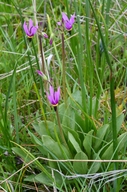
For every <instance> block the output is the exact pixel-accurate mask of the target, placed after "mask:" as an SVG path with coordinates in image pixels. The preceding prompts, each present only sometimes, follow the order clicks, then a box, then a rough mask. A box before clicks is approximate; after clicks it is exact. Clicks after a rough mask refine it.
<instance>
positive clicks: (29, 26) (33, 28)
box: [23, 19, 38, 38]
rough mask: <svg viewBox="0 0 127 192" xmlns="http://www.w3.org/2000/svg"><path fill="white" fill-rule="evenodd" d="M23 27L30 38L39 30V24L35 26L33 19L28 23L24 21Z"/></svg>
mask: <svg viewBox="0 0 127 192" xmlns="http://www.w3.org/2000/svg"><path fill="white" fill-rule="evenodd" d="M23 29H24V31H25V33H26V35H27V36H28V37H29V38H32V37H33V36H34V35H35V33H36V32H37V30H38V25H36V26H34V25H33V21H32V19H30V20H29V23H28V24H27V23H26V22H24V24H23Z"/></svg>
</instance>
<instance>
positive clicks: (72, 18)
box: [70, 13, 75, 25]
mask: <svg viewBox="0 0 127 192" xmlns="http://www.w3.org/2000/svg"><path fill="white" fill-rule="evenodd" d="M74 22H75V13H74V14H73V15H72V16H71V18H70V23H71V24H72V25H73V24H74Z"/></svg>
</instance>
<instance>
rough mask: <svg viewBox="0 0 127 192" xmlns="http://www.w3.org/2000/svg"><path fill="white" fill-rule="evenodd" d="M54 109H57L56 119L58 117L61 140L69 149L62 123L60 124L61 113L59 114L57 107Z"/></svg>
mask: <svg viewBox="0 0 127 192" xmlns="http://www.w3.org/2000/svg"><path fill="white" fill-rule="evenodd" d="M54 109H55V112H56V117H57V122H58V126H59V130H60V136H61V139H62V141H63V143H64V145H65V146H66V147H67V148H68V145H67V143H66V140H65V137H64V133H63V129H62V127H61V123H60V117H59V113H58V107H57V106H55V107H54Z"/></svg>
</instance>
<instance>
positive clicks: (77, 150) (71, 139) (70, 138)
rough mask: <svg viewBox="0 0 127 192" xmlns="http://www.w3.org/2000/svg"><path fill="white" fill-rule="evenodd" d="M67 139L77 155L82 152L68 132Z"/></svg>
mask: <svg viewBox="0 0 127 192" xmlns="http://www.w3.org/2000/svg"><path fill="white" fill-rule="evenodd" d="M68 139H69V141H70V142H71V144H72V145H73V147H74V149H75V150H76V152H77V153H78V152H80V151H82V150H81V148H80V146H79V144H78V142H77V141H76V140H75V138H74V136H73V135H72V134H71V133H70V132H68Z"/></svg>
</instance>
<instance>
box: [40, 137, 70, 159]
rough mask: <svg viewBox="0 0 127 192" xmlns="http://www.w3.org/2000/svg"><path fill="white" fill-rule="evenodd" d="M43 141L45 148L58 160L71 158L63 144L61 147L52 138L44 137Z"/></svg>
mask: <svg viewBox="0 0 127 192" xmlns="http://www.w3.org/2000/svg"><path fill="white" fill-rule="evenodd" d="M42 141H43V144H44V145H45V147H46V148H47V149H48V150H49V151H50V152H51V153H52V154H54V155H55V156H56V157H57V158H58V159H65V158H68V159H69V158H71V156H70V153H69V151H68V149H67V148H66V147H65V146H63V145H62V144H60V145H59V144H58V142H56V141H54V140H53V139H52V138H51V137H50V136H48V135H43V136H42Z"/></svg>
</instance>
